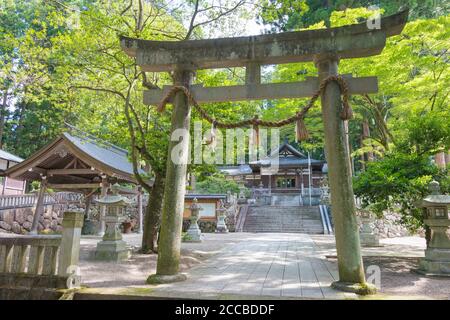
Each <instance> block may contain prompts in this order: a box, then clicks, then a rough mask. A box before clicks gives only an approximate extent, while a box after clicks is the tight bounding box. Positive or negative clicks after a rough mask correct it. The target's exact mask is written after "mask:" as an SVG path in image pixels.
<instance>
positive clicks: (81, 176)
mask: <svg viewBox="0 0 450 320" xmlns="http://www.w3.org/2000/svg"><path fill="white" fill-rule="evenodd" d="M140 171H141V173H144V172H143V171H142V170H140ZM5 175H6V176H8V177H11V178H14V179H21V180H30V181H33V180H41V177H42V176H46V177H47V180H48V183H49V187H50V188H51V187H52V184H57V185H59V186H63V185H65V184H67V185H69V184H72V185H73V186H71V187H70V189H72V191H75V190H73V189H77V188H76V187H75V186H77V185H78V186H79V188H78V189H81V190H82V189H92V188H93V186H94V185H95V184H98V186H100V182H101V175H106V176H107V177H108V180H109V181H110V182H129V183H134V184H136V183H137V182H136V180H135V177H134V173H133V167H132V164H131V162H130V161H129V160H128V152H127V151H126V150H124V149H122V148H119V147H117V146H115V145H113V144H111V143H108V142H105V141H102V140H99V139H96V138H94V137H92V136H89V135H84V136H83V135H79V134H73V133H68V132H65V133H63V134H61V136H59V137H58V138H57V139H55V140H54V141H53V142H51V143H49V144H47V145H46V146H45V147H43V148H41V149H40V150H38V151H37V152H35V153H34V154H33V155H31V156H30V157H29V158H27V159H25V160H24V161H23V162H21V163H19V164H16V165H14V166H12V167H11V168H9V169H8V170H6V171H5ZM58 189H61V188H58ZM63 189H64V188H63Z"/></svg>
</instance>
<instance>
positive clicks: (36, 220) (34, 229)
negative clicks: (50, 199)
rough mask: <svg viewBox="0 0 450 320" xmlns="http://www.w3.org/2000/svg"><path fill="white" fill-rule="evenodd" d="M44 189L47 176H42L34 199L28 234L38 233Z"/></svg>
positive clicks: (42, 208) (45, 188) (42, 209)
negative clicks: (34, 203)
mask: <svg viewBox="0 0 450 320" xmlns="http://www.w3.org/2000/svg"><path fill="white" fill-rule="evenodd" d="M46 190H47V177H46V176H42V180H41V187H40V189H39V193H38V197H37V200H36V206H35V208H34V216H33V223H32V225H31V230H30V234H37V233H38V226H39V218H40V216H41V215H42V214H43V211H44V196H45V191H46Z"/></svg>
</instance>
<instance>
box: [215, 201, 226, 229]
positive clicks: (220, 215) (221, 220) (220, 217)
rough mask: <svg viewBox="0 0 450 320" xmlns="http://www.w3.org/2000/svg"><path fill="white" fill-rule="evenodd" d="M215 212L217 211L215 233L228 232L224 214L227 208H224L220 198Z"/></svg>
mask: <svg viewBox="0 0 450 320" xmlns="http://www.w3.org/2000/svg"><path fill="white" fill-rule="evenodd" d="M216 212H217V226H216V232H217V233H228V228H227V225H226V223H225V215H226V212H227V209H226V208H225V206H224V204H223V201H222V200H220V202H219V209H217V210H216Z"/></svg>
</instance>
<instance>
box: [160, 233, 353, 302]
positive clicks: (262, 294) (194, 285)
mask: <svg viewBox="0 0 450 320" xmlns="http://www.w3.org/2000/svg"><path fill="white" fill-rule="evenodd" d="M247 235H249V234H247ZM187 275H188V280H187V281H185V282H181V283H173V284H165V285H159V286H157V288H156V289H155V290H154V294H159V295H164V294H170V295H171V296H173V295H174V294H177V293H179V294H187V295H193V296H195V294H199V295H203V296H205V295H208V294H211V295H212V296H211V297H215V298H225V297H232V296H241V297H242V296H245V297H255V298H283V299H285V298H314V299H323V298H329V299H345V298H354V297H355V295H353V294H347V293H342V292H338V291H336V290H333V289H331V288H330V284H331V282H333V281H335V280H336V279H337V270H336V264H333V263H332V262H329V261H327V260H326V259H324V257H323V256H320V255H319V254H318V253H317V251H316V246H315V244H314V242H313V240H312V239H311V237H310V236H309V235H307V234H276V233H271V234H260V233H258V234H252V236H251V237H249V239H247V240H246V241H242V242H238V243H236V244H233V245H230V246H228V247H227V248H226V250H223V251H222V252H221V253H219V254H217V255H215V256H213V257H211V258H210V259H208V260H207V261H206V262H205V263H203V264H201V265H199V266H196V267H194V268H192V269H190V270H188V272H187Z"/></svg>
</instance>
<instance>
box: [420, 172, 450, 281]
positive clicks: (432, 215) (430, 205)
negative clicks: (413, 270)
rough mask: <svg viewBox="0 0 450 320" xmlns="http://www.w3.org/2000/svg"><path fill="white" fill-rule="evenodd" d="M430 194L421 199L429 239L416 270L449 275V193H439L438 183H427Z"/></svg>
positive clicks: (429, 273) (426, 273) (424, 272)
mask: <svg viewBox="0 0 450 320" xmlns="http://www.w3.org/2000/svg"><path fill="white" fill-rule="evenodd" d="M429 190H430V195H429V196H427V197H426V198H425V199H423V201H422V208H423V214H424V218H425V220H424V223H425V224H426V225H427V226H428V227H429V228H430V229H431V239H430V242H429V244H428V246H427V249H426V250H425V258H422V259H421V260H420V265H419V269H418V270H417V271H418V272H420V273H422V274H425V275H430V276H447V277H449V276H450V234H449V232H448V229H449V226H450V212H449V208H450V195H442V194H441V193H440V188H439V183H438V182H437V181H432V182H431V183H430V185H429Z"/></svg>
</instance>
